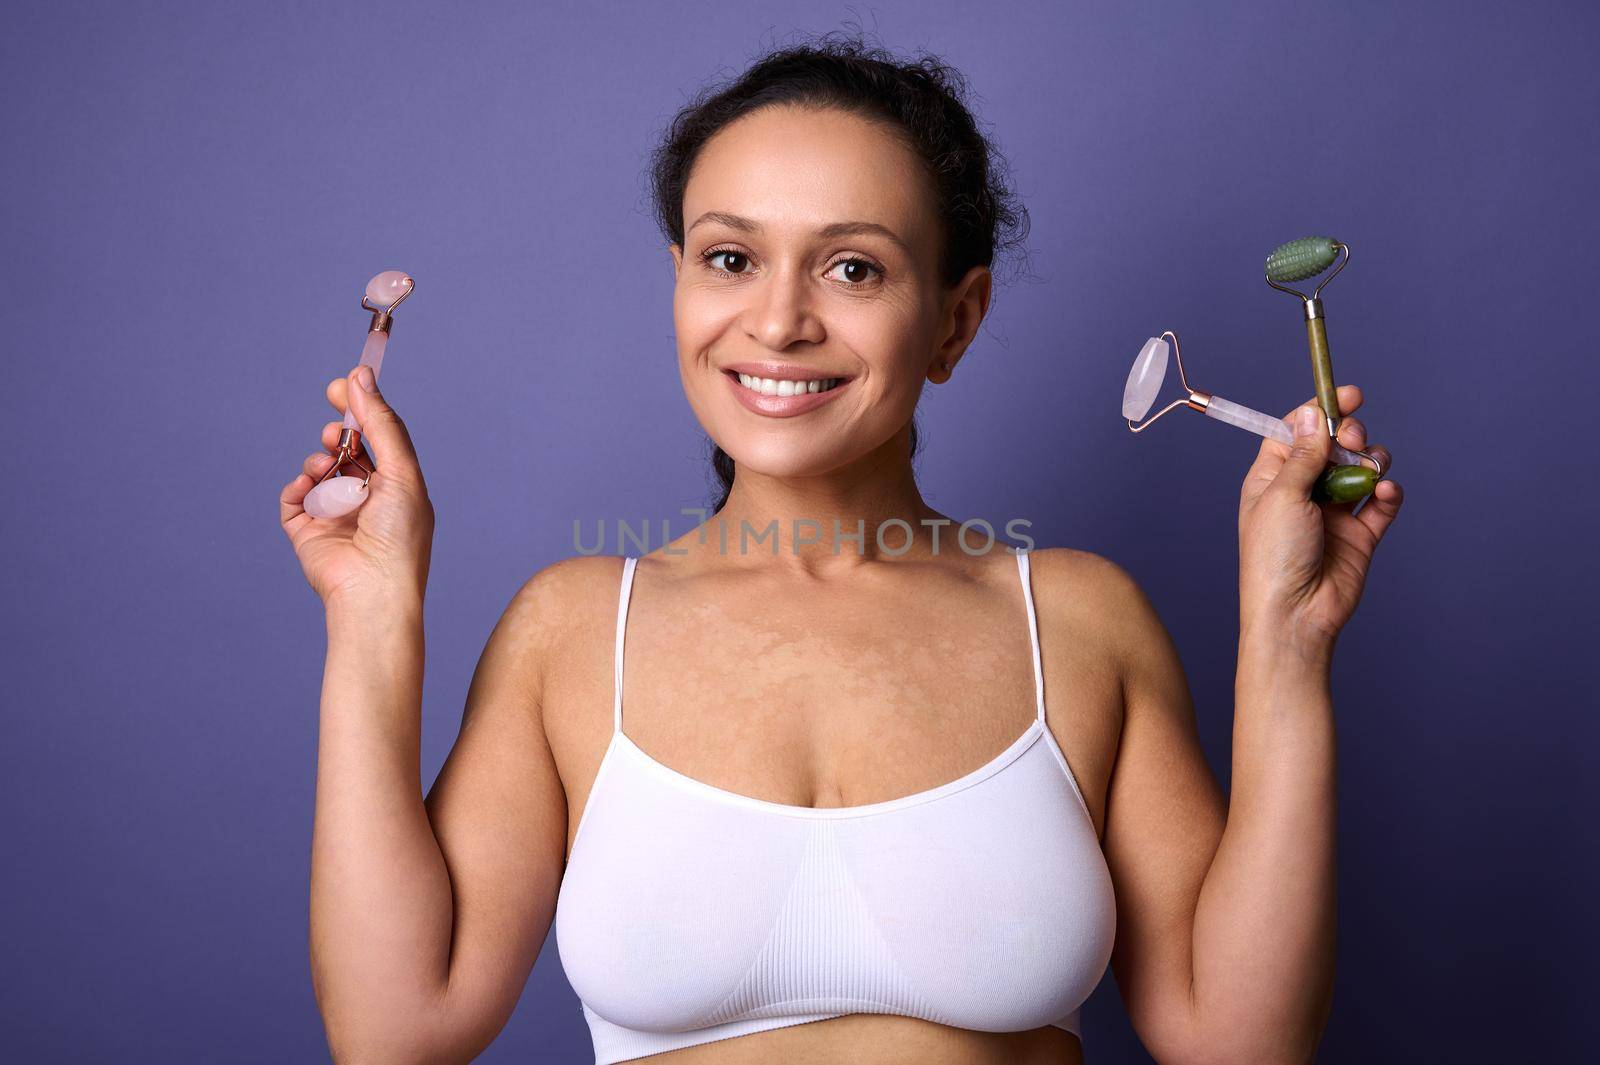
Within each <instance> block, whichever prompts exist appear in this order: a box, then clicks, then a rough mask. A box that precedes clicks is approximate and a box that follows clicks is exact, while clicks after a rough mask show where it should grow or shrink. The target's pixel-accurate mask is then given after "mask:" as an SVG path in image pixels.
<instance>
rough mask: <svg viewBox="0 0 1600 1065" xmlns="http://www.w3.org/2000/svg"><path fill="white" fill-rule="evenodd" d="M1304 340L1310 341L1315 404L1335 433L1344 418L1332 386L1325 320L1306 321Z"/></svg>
mask: <svg viewBox="0 0 1600 1065" xmlns="http://www.w3.org/2000/svg"><path fill="white" fill-rule="evenodd" d="M1306 338H1307V339H1308V340H1310V341H1311V378H1312V380H1313V381H1314V382H1315V383H1316V386H1317V403H1318V404H1319V405H1320V406H1321V407H1322V413H1323V414H1326V415H1327V416H1328V424H1329V425H1330V426H1331V427H1332V431H1334V432H1337V431H1338V428H1339V422H1340V421H1342V420H1343V418H1344V416H1343V415H1342V414H1340V413H1339V394H1338V392H1337V391H1336V390H1335V389H1334V384H1333V357H1332V356H1331V355H1329V354H1328V325H1327V319H1325V318H1323V317H1322V316H1321V315H1318V316H1317V317H1315V318H1307V319H1306Z"/></svg>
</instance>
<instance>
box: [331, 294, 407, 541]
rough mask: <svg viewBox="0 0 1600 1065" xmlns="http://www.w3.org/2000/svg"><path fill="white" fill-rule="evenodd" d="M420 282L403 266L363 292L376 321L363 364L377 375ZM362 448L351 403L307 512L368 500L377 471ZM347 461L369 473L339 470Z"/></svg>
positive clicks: (334, 512) (334, 511)
mask: <svg viewBox="0 0 1600 1065" xmlns="http://www.w3.org/2000/svg"><path fill="white" fill-rule="evenodd" d="M416 286H417V283H416V282H415V281H413V280H411V278H410V276H409V275H407V274H405V273H402V272H401V271H399V270H385V271H384V272H383V273H381V274H379V275H378V276H377V277H375V278H373V279H372V280H371V281H368V282H367V290H366V291H365V292H364V293H362V294H361V307H362V309H363V310H368V311H371V312H372V324H371V325H369V326H368V327H367V343H366V345H365V346H364V347H362V349H361V365H362V366H370V367H372V376H373V378H374V379H376V378H377V376H378V371H379V369H380V368H382V366H383V352H384V349H385V348H386V347H388V344H389V329H390V327H391V326H392V325H393V324H394V319H393V318H392V317H391V315H392V314H393V313H394V309H395V308H396V307H398V306H400V303H401V301H402V300H404V299H405V298H406V297H407V296H409V295H411V293H412V291H413V290H414V289H415V288H416ZM360 451H361V428H360V426H359V425H357V424H356V415H355V408H354V407H347V408H346V409H345V414H344V429H343V430H342V431H341V432H340V433H339V451H338V454H336V455H335V456H334V458H333V465H332V466H330V467H328V472H327V473H324V474H323V475H322V477H321V479H320V480H318V481H317V483H316V485H315V486H313V487H312V489H311V491H309V492H307V493H306V498H305V503H304V504H303V505H304V506H305V509H306V513H307V514H309V515H311V516H312V517H313V518H337V517H340V516H342V515H345V514H349V513H350V512H351V511H353V510H355V509H356V508H357V507H359V506H360V505H361V504H363V503H365V502H366V501H367V482H368V481H370V480H372V474H373V472H374V471H373V470H372V468H371V467H370V466H368V465H367V464H366V463H365V462H362V461H361V458H360ZM346 463H350V464H351V465H354V466H358V467H360V468H361V469H362V470H364V471H366V476H364V477H360V478H357V477H354V476H350V475H346V474H342V473H339V470H340V468H341V467H343V466H344V465H345V464H346ZM336 475H337V476H336Z"/></svg>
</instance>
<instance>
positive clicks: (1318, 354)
mask: <svg viewBox="0 0 1600 1065" xmlns="http://www.w3.org/2000/svg"><path fill="white" fill-rule="evenodd" d="M1340 252H1343V253H1344V258H1342V259H1339V253H1340ZM1335 259H1339V265H1338V266H1335V267H1334V269H1333V273H1331V274H1329V275H1328V276H1327V277H1325V278H1323V279H1322V281H1321V282H1320V283H1319V284H1318V285H1317V287H1316V291H1314V292H1312V293H1311V295H1309V296H1307V295H1306V294H1305V293H1304V292H1301V291H1299V290H1298V289H1292V288H1289V287H1288V286H1287V285H1286V284H1283V282H1286V281H1305V280H1307V279H1309V278H1313V277H1316V276H1317V275H1318V274H1320V273H1322V271H1324V270H1326V269H1327V268H1328V267H1330V266H1333V261H1334V260H1335ZM1349 261H1350V246H1349V245H1348V244H1342V243H1340V242H1339V241H1337V240H1334V239H1333V238H1332V237H1301V238H1300V239H1299V240H1291V241H1290V242H1289V243H1287V244H1280V245H1278V246H1277V247H1276V248H1274V249H1272V254H1271V255H1268V256H1267V284H1269V285H1271V286H1272V287H1273V288H1275V289H1277V290H1278V291H1279V292H1287V293H1289V295H1291V296H1298V297H1299V298H1300V301H1301V307H1302V309H1303V310H1304V311H1305V315H1306V339H1307V340H1309V341H1310V343H1311V377H1312V380H1313V381H1314V382H1315V383H1316V386H1317V403H1318V404H1319V405H1320V406H1321V407H1322V413H1323V415H1324V416H1325V417H1326V418H1327V421H1328V435H1329V436H1334V435H1335V434H1337V433H1338V431H1339V422H1340V420H1341V418H1342V417H1343V416H1342V415H1341V414H1340V413H1339V397H1338V395H1337V394H1336V393H1335V391H1334V387H1333V359H1332V357H1331V356H1330V355H1329V353H1328V326H1327V319H1325V318H1324V317H1323V314H1322V289H1323V287H1324V286H1325V285H1327V283H1328V282H1329V281H1332V280H1333V279H1334V278H1335V277H1337V276H1338V274H1339V271H1340V270H1343V269H1344V266H1345V263H1348V262H1349Z"/></svg>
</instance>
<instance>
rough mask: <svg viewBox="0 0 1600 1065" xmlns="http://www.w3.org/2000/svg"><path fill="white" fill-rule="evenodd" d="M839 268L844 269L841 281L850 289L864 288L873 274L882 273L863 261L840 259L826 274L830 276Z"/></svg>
mask: <svg viewBox="0 0 1600 1065" xmlns="http://www.w3.org/2000/svg"><path fill="white" fill-rule="evenodd" d="M840 267H844V274H843V277H842V280H843V281H844V282H845V284H846V285H848V286H849V287H851V288H861V287H864V286H865V285H866V284H867V282H869V281H871V280H872V279H873V278H872V275H873V274H881V273H882V272H883V271H881V270H879V269H878V268H877V267H876V266H874V265H873V264H872V263H869V262H867V260H865V259H840V260H839V261H838V262H836V263H834V264H833V265H832V266H830V267H829V268H828V273H830V274H831V273H833V272H834V271H835V270H838V269H839V268H840Z"/></svg>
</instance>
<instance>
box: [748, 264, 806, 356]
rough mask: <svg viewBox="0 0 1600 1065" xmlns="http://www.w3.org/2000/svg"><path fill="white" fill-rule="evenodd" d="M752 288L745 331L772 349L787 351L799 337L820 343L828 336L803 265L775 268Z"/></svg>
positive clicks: (750, 288) (799, 339)
mask: <svg viewBox="0 0 1600 1065" xmlns="http://www.w3.org/2000/svg"><path fill="white" fill-rule="evenodd" d="M748 291H749V292H750V304H749V306H748V307H747V308H746V309H745V314H744V327H745V332H746V333H748V334H749V335H750V336H751V337H752V338H754V339H755V340H758V341H760V342H761V343H762V344H763V345H764V346H766V348H767V349H768V350H771V351H783V350H784V349H786V348H788V347H790V346H792V345H793V344H795V343H797V342H799V341H806V342H809V343H813V344H818V343H821V342H822V340H823V339H824V338H825V333H824V331H823V328H822V322H821V320H820V319H819V318H818V317H817V315H816V313H815V308H814V307H813V306H812V298H813V296H814V293H813V291H812V289H811V286H810V283H809V280H808V279H807V278H806V276H805V272H804V270H803V269H800V268H797V267H786V268H782V269H773V270H772V271H771V272H769V273H768V274H767V276H766V277H764V278H762V279H760V280H759V281H757V282H756V283H755V284H754V285H751V286H750V287H749V289H748Z"/></svg>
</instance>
